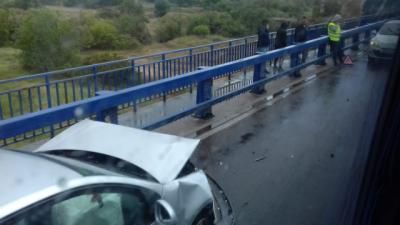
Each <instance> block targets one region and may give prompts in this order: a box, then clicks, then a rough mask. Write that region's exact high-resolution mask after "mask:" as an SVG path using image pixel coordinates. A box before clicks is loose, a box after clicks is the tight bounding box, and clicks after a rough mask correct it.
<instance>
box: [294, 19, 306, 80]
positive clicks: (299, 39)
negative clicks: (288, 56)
mask: <svg viewBox="0 0 400 225" xmlns="http://www.w3.org/2000/svg"><path fill="white" fill-rule="evenodd" d="M307 36H308V31H307V18H306V17H303V18H302V19H301V21H300V22H299V23H298V24H297V26H296V27H295V30H294V42H295V44H302V43H304V42H306V41H307ZM307 55H308V50H305V51H303V52H302V53H301V61H300V58H299V55H298V56H296V57H294V58H292V60H294V62H293V63H294V65H299V64H300V63H305V62H306V60H307ZM293 77H301V73H300V71H296V72H294V74H293Z"/></svg>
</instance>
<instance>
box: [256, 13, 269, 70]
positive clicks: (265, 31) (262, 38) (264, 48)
mask: <svg viewBox="0 0 400 225" xmlns="http://www.w3.org/2000/svg"><path fill="white" fill-rule="evenodd" d="M269 47H270V39H269V24H268V21H267V20H263V21H262V23H261V26H260V27H259V28H258V42H257V52H258V53H266V52H268V50H269ZM265 73H266V74H268V73H269V71H268V70H267V67H266V65H265Z"/></svg>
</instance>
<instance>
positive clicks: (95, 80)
mask: <svg viewBox="0 0 400 225" xmlns="http://www.w3.org/2000/svg"><path fill="white" fill-rule="evenodd" d="M93 82H94V92H95V93H96V92H97V91H98V88H97V67H96V66H93Z"/></svg>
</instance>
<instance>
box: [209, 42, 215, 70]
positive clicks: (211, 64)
mask: <svg viewBox="0 0 400 225" xmlns="http://www.w3.org/2000/svg"><path fill="white" fill-rule="evenodd" d="M208 65H209V66H214V45H210V58H209V59H208Z"/></svg>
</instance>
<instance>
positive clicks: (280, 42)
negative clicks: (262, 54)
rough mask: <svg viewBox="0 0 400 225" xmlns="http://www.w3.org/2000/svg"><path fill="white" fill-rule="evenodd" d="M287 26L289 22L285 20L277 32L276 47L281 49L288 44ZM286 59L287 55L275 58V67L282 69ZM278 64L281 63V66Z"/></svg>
mask: <svg viewBox="0 0 400 225" xmlns="http://www.w3.org/2000/svg"><path fill="white" fill-rule="evenodd" d="M287 28H288V24H287V23H286V22H283V23H282V24H281V26H280V27H279V29H278V31H277V32H276V39H275V49H280V48H284V47H286V46H287ZM284 59H285V57H279V58H275V61H274V68H275V69H278V70H279V71H282V70H283V68H282V66H283V61H284ZM277 64H279V67H277Z"/></svg>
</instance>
